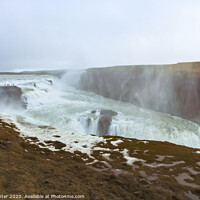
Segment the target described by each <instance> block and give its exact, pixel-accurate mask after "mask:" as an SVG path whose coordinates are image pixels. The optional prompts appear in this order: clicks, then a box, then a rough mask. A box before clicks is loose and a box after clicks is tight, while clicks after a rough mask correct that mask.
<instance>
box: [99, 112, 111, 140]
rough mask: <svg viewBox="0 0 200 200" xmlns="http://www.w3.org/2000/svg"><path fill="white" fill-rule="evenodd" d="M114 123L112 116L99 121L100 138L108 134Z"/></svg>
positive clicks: (103, 117) (102, 117) (101, 118)
mask: <svg viewBox="0 0 200 200" xmlns="http://www.w3.org/2000/svg"><path fill="white" fill-rule="evenodd" d="M111 122H112V117H110V116H101V117H100V118H99V121H98V133H99V136H104V135H107V134H108V130H109V128H110V124H111Z"/></svg>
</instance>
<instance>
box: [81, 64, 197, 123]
mask: <svg viewBox="0 0 200 200" xmlns="http://www.w3.org/2000/svg"><path fill="white" fill-rule="evenodd" d="M79 89H82V90H87V91H92V92H95V93H97V94H100V95H102V96H105V97H109V98H112V99H116V100H120V101H124V102H130V103H133V104H135V105H136V106H139V107H142V108H148V109H152V110H155V111H159V112H164V113H169V114H171V115H175V116H179V117H182V118H185V119H188V120H191V121H194V122H196V123H199V124H200V63H179V64H175V65H141V66H119V67H108V68H95V69H88V70H87V71H86V72H85V73H84V74H82V76H81V79H80V82H79Z"/></svg>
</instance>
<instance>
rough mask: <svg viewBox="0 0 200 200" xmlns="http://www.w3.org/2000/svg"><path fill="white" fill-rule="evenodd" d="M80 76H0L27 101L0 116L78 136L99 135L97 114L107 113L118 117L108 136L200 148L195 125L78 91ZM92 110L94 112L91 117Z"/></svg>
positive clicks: (3, 82)
mask: <svg viewBox="0 0 200 200" xmlns="http://www.w3.org/2000/svg"><path fill="white" fill-rule="evenodd" d="M80 73H81V72H78V71H77V72H68V73H67V74H66V75H65V76H64V77H63V78H62V79H58V78H56V77H53V76H44V75H40V76H34V75H9V76H7V75H3V76H0V85H1V86H2V85H7V84H10V85H16V86H18V87H20V88H22V91H23V97H24V98H25V99H27V109H26V110H25V111H21V112H18V113H16V112H15V111H14V110H11V109H8V108H5V109H3V110H1V114H12V115H15V116H17V117H18V118H19V119H20V118H23V123H24V121H26V122H29V123H36V124H40V125H49V126H53V127H56V128H59V129H61V130H64V131H69V132H75V133H78V134H93V135H98V134H99V133H98V120H99V118H100V110H101V109H109V110H113V111H116V112H117V113H118V115H116V116H114V117H113V119H112V122H111V126H110V128H109V131H108V132H109V133H108V134H109V135H117V136H123V137H129V138H137V139H143V140H158V141H169V142H172V143H175V144H181V145H185V146H190V147H197V148H200V129H199V126H198V125H197V124H195V123H193V122H190V121H187V120H184V119H181V118H178V117H173V116H170V115H168V114H163V113H158V112H154V111H151V110H146V109H141V108H138V107H136V106H134V105H132V104H129V103H123V102H120V101H115V100H112V99H108V98H104V97H102V96H99V95H96V94H94V93H90V92H86V91H81V90H77V89H76V86H77V84H78V78H79V75H80ZM49 80H52V81H53V84H51V82H50V81H49ZM93 110H96V111H97V112H95V113H91V111H93ZM21 123H22V122H21ZM23 123H22V124H21V125H22V126H23ZM46 134H48V132H47V133H46Z"/></svg>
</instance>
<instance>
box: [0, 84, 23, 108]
mask: <svg viewBox="0 0 200 200" xmlns="http://www.w3.org/2000/svg"><path fill="white" fill-rule="evenodd" d="M0 107H1V109H3V108H12V109H17V110H18V109H25V108H26V103H25V102H24V101H23V100H22V90H21V88H19V87H16V86H0Z"/></svg>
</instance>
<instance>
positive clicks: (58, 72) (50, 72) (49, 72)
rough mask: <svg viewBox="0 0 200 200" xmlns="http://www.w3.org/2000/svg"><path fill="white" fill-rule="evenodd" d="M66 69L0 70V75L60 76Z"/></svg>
mask: <svg viewBox="0 0 200 200" xmlns="http://www.w3.org/2000/svg"><path fill="white" fill-rule="evenodd" d="M66 71H67V70H42V71H22V72H0V75H52V76H57V77H61V76H62V74H64V73H65V72H66Z"/></svg>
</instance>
